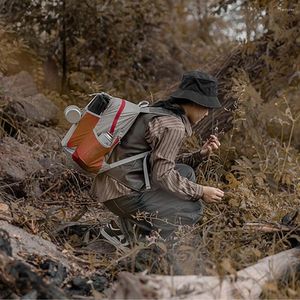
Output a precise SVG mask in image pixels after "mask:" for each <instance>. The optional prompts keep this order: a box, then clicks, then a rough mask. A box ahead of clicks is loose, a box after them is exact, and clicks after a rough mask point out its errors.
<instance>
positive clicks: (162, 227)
mask: <svg viewBox="0 0 300 300" xmlns="http://www.w3.org/2000/svg"><path fill="white" fill-rule="evenodd" d="M175 169H176V170H177V171H178V172H179V173H180V175H181V176H183V177H186V178H188V179H189V180H191V181H193V182H195V180H196V177H195V173H194V170H193V169H192V168H191V167H190V166H188V165H185V164H176V167H175ZM104 204H105V206H106V207H107V208H108V209H109V210H110V211H111V212H113V213H114V214H116V215H117V216H119V223H120V227H121V230H122V231H123V233H124V234H125V236H126V237H127V238H128V239H129V240H131V241H132V240H133V239H134V238H137V239H138V238H140V237H141V236H145V235H149V234H150V232H151V231H153V230H156V231H159V232H160V234H161V236H162V237H168V236H169V235H170V234H171V233H172V232H173V231H174V230H175V229H176V228H177V227H178V225H193V224H195V223H197V222H198V221H199V220H200V218H201V215H202V210H203V208H202V204H201V202H200V201H195V202H193V201H189V200H183V199H181V198H178V197H176V195H174V194H171V193H169V192H167V191H165V190H162V189H160V188H155V187H152V189H151V190H150V191H145V192H143V193H141V194H139V195H138V196H134V197H127V196H125V197H120V198H116V199H113V200H108V201H106V202H104Z"/></svg>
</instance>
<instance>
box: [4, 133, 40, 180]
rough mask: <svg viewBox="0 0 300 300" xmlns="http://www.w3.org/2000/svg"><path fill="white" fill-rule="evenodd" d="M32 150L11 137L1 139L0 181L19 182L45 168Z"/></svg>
mask: <svg viewBox="0 0 300 300" xmlns="http://www.w3.org/2000/svg"><path fill="white" fill-rule="evenodd" d="M32 152H33V151H32V150H31V149H30V147H29V146H27V145H25V144H20V143H19V142H18V141H17V140H15V139H14V138H11V137H5V138H3V139H2V140H0V157H1V160H0V181H5V182H18V181H23V180H25V179H26V177H27V176H30V175H32V174H33V173H35V172H37V171H39V170H41V169H43V167H42V166H41V164H40V163H39V162H38V161H37V160H36V159H35V158H34V157H33V155H32Z"/></svg>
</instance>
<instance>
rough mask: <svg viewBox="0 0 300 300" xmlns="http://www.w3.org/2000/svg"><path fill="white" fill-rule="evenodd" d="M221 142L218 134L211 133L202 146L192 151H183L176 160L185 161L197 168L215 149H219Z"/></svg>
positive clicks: (178, 161) (184, 162)
mask: <svg viewBox="0 0 300 300" xmlns="http://www.w3.org/2000/svg"><path fill="white" fill-rule="evenodd" d="M220 145H221V143H220V141H219V139H218V137H217V136H215V135H210V137H209V139H208V140H207V141H206V142H205V143H204V145H203V146H202V148H201V149H200V150H198V151H194V152H192V153H182V154H180V155H178V156H177V158H176V162H177V163H183V164H187V165H189V166H191V167H192V168H193V169H196V168H197V166H198V165H199V163H201V162H202V161H203V160H204V159H205V158H206V157H207V156H209V155H210V154H211V153H212V152H213V151H215V150H217V149H219V147H220Z"/></svg>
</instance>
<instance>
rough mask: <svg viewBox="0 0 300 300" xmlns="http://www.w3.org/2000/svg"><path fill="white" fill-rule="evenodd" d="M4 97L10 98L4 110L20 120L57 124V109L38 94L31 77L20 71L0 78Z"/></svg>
mask: <svg viewBox="0 0 300 300" xmlns="http://www.w3.org/2000/svg"><path fill="white" fill-rule="evenodd" d="M0 86H1V89H2V90H3V93H4V95H5V96H6V97H7V98H8V97H9V98H10V101H9V104H8V107H7V108H6V110H8V111H12V112H13V113H16V114H17V115H18V116H19V117H21V118H22V119H29V120H30V121H32V122H37V123H41V124H57V122H58V108H57V106H56V105H55V104H53V103H52V102H51V101H50V100H49V99H47V98H46V97H45V96H44V95H43V94H39V93H38V90H37V87H36V84H35V83H34V81H33V79H32V76H31V75H30V74H29V73H28V72H25V71H22V72H20V73H18V74H16V75H14V76H9V77H0Z"/></svg>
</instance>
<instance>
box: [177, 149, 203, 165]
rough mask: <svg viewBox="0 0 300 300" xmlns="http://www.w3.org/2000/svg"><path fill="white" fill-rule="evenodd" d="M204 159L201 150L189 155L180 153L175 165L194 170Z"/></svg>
mask: <svg viewBox="0 0 300 300" xmlns="http://www.w3.org/2000/svg"><path fill="white" fill-rule="evenodd" d="M205 157H206V156H205V155H202V153H201V150H199V151H195V152H191V153H182V154H179V155H178V156H177V157H176V163H181V164H186V165H189V166H191V167H192V168H193V169H196V168H197V166H198V165H199V164H200V163H201V162H202V161H203V159H205Z"/></svg>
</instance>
